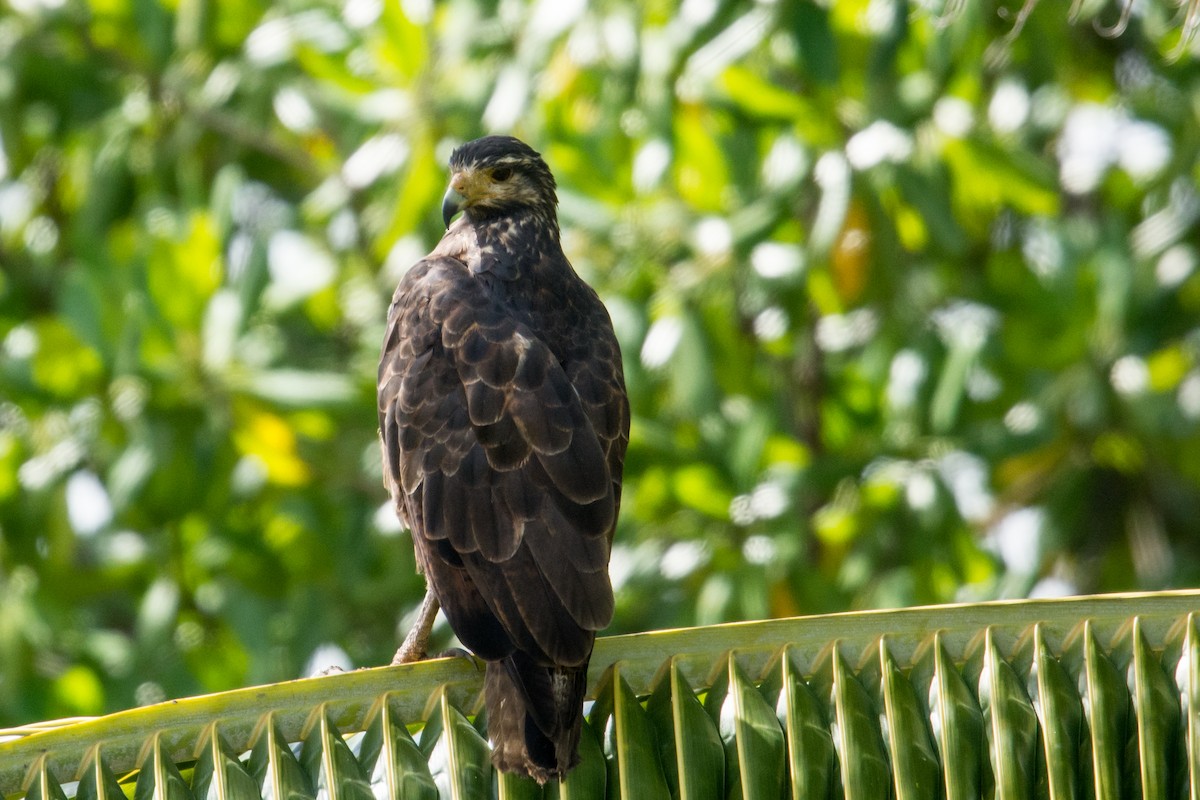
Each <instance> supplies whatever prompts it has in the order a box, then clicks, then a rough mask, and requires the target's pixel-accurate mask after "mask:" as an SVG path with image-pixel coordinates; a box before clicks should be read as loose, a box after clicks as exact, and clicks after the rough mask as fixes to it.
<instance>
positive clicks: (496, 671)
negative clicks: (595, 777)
mask: <svg viewBox="0 0 1200 800" xmlns="http://www.w3.org/2000/svg"><path fill="white" fill-rule="evenodd" d="M586 691H587V662H586V661H585V662H584V663H583V664H582V665H580V666H577V667H556V666H551V667H546V666H541V665H539V664H536V663H534V662H533V660H532V659H530V658H529V657H528V656H526V655H524V654H523V653H520V652H517V653H513V654H512V655H511V656H509V657H508V658H506V659H504V660H503V661H489V662H488V665H487V677H486V680H485V686H484V694H485V695H486V698H487V715H488V726H487V727H488V738H489V739H490V740H491V742H492V763H494V764H495V765H496V767H497V769H500V770H502V771H504V772H516V773H521V774H525V775H528V776H529V777H531V778H533V779H534V780H536V781H537V782H538V783H545V782H546V781H548V780H550V779H552V778H562V777H563V776H564V775H566V774H567V771H568V770H570V769H571V767H573V766H575V764H576V763H578V762H579V752H578V751H579V731H580V727H581V726H582V724H583V696H584V693H585V692H586Z"/></svg>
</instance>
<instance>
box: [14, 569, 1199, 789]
mask: <svg viewBox="0 0 1200 800" xmlns="http://www.w3.org/2000/svg"><path fill="white" fill-rule="evenodd" d="M1198 617H1200V592H1197V591H1189V592H1166V593H1154V594H1138V595H1111V596H1104V597H1090V598H1070V599H1059V600H1044V601H1021V602H1007V603H987V604H976V605H961V606H946V607H930V608H916V609H905V610H899V611H879V612H857V613H848V614H834V615H829V616H821V617H810V618H802V619H789V620H772V621H767V622H753V623H738V624H731V625H717V626H712V627H707V628H695V629H687V630H675V631H659V632H654V633H645V634H635V635H631V636H616V637H611V638H607V639H602V640H600V641H599V642H598V643H597V646H596V653H595V656H594V658H593V672H592V674H591V676H590V678H591V681H592V683H591V687H592V689H593V691H592V695H591V696H592V697H593V698H594V701H593V703H592V705H591V708H590V710H589V713H588V725H587V726H586V727H585V731H584V736H583V740H582V742H581V745H580V749H581V754H582V757H583V760H582V763H581V764H580V765H579V767H578V768H576V769H575V770H574V771H573V772H572V773H571V774H570V775H569V776H568V778H567V780H566V781H564V782H563V783H562V784H561V785H551V786H548V787H545V788H544V789H543V788H542V787H539V786H538V785H537V784H535V783H532V782H530V781H527V780H523V779H517V778H513V777H512V776H508V775H502V776H501V775H497V774H495V772H494V770H493V769H492V767H491V764H490V761H489V757H488V746H487V741H486V720H485V719H484V718H483V715H482V714H480V713H479V709H480V707H481V703H480V696H479V694H480V690H481V686H482V672H481V671H480V670H479V669H478V668H477V666H476V664H475V663H474V662H472V661H471V660H469V659H443V660H437V661H430V662H425V663H421V664H415V665H407V666H400V667H384V668H379V669H371V670H362V671H358V672H352V673H346V674H339V675H332V676H327V677H322V678H315V679H307V680H298V681H291V682H287V683H281V684H275V685H272V686H263V687H254V688H250V689H242V690H238V691H233V692H225V693H222V694H216V695H209V696H205V697H194V698H188V699H184V700H179V701H171V702H167V703H162V704H159V705H156V706H150V707H147V708H140V709H134V710H131V711H124V712H120V713H117V714H112V715H110V716H107V717H100V718H95V719H90V720H83V721H79V720H74V721H69V722H68V723H67V724H63V725H60V726H53V725H40V726H33V727H26V728H22V729H19V730H15V731H14V732H8V733H9V735H10V736H11V738H9V739H8V740H7V741H2V742H0V793H2V794H3V795H4V797H6V798H24V800H68V798H71V797H75V798H77V800H122V798H125V797H128V796H132V797H134V798H135V800H193V799H196V800H226V799H228V800H255V798H280V800H301V799H302V798H315V797H321V798H331V799H332V800H372V799H373V798H455V800H458V799H460V798H462V799H465V798H488V797H500V798H512V799H514V800H515V799H517V798H543V797H546V798H550V797H558V798H561V800H580V799H581V798H604V797H621V798H636V799H637V800H653V798H681V800H691V799H692V798H717V797H728V798H772V800H775V799H776V798H779V797H791V798H794V799H796V800H798V799H799V798H835V797H836V798H843V797H844V798H850V799H851V800H857V799H858V798H864V799H867V798H869V799H870V800H876V798H882V797H888V796H892V797H895V798H897V800H907V798H930V797H945V798H947V800H958V799H959V798H976V797H1001V798H1010V797H1011V798H1028V797H1046V798H1050V799H1051V800H1062V799H1066V798H1076V797H1080V796H1089V797H1100V798H1108V797H1125V796H1143V797H1170V798H1175V797H1190V798H1193V800H1196V799H1197V798H1200V778H1198V777H1197V774H1196V773H1197V770H1200V623H1198Z"/></svg>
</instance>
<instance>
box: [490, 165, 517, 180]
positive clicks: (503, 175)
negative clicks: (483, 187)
mask: <svg viewBox="0 0 1200 800" xmlns="http://www.w3.org/2000/svg"><path fill="white" fill-rule="evenodd" d="M511 177H512V167H497V168H496V169H495V170H493V171H492V180H494V181H496V182H497V183H504V182H505V181H506V180H508V179H509V178H511Z"/></svg>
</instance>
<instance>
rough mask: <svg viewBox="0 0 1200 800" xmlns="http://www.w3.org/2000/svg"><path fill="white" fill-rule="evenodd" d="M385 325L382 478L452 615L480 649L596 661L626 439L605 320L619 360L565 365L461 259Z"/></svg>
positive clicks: (402, 292)
mask: <svg viewBox="0 0 1200 800" xmlns="http://www.w3.org/2000/svg"><path fill="white" fill-rule="evenodd" d="M567 269H569V267H567ZM579 285H580V287H582V289H583V290H584V291H587V292H590V291H591V290H590V289H587V287H586V286H584V285H583V284H581V283H580V284H579ZM592 298H593V299H594V295H592ZM595 307H596V308H599V309H600V313H603V309H602V307H600V306H599V301H598V300H595ZM606 319H607V318H605V322H606ZM593 324H594V323H593V322H592V321H591V320H589V319H586V318H585V319H582V320H580V328H579V329H578V330H576V331H574V336H575V337H581V338H586V337H587V336H588V333H589V329H590V328H591V326H592V325H593ZM388 325H389V331H388V335H387V337H386V339H385V350H384V355H383V359H382V361H381V364H380V374H379V414H380V430H381V432H382V434H383V440H384V454H385V464H384V467H385V474H386V480H387V483H388V486H389V488H390V489H391V491H392V494H393V497H395V498H396V501H397V505H398V510H399V511H400V513H401V515H402V517H403V518H404V519H405V520H406V521H407V522H408V524H409V526H410V528H411V529H412V531H413V539H414V542H415V544H416V548H417V551H418V554H419V558H420V563H421V565H422V568H423V571H424V572H425V574H426V576H427V578H428V580H429V581H430V583H431V585H432V586H433V589H434V592H435V593H436V594H437V596H438V598H439V599H440V601H441V604H442V607H443V609H444V610H445V613H446V615H447V617H448V619H449V620H450V622H451V625H452V627H453V628H454V629H455V631H456V632H457V633H458V635H459V638H460V639H462V641H463V643H464V644H465V645H466V646H468V647H470V648H471V649H472V650H475V651H476V652H477V653H479V654H480V655H482V656H484V657H496V656H492V655H491V654H493V653H497V654H503V653H504V651H505V650H506V649H507V650H508V651H511V650H512V648H514V647H516V648H518V649H520V650H521V651H524V652H525V653H527V654H528V656H529V657H530V658H532V659H534V660H535V661H537V662H540V663H545V664H549V663H556V664H561V665H572V664H579V663H584V662H586V659H587V657H588V655H589V654H590V652H591V647H592V641H593V639H594V635H595V634H594V632H595V631H596V630H599V629H600V628H602V627H604V626H605V625H607V624H608V622H609V620H610V619H611V617H612V611H613V599H612V589H611V586H610V584H609V581H608V577H607V574H606V569H605V568H606V567H607V563H608V553H609V545H610V537H611V532H612V527H613V524H614V522H615V517H616V508H617V503H618V502H619V491H620V482H619V475H620V461H621V458H622V457H623V453H624V446H625V442H626V441H627V438H628V433H627V431H628V410H627V406H626V405H624V386H623V383H622V382H621V379H620V360H619V358H620V357H619V354H618V353H616V351H615V344H611V345H610V344H609V343H608V340H609V339H611V332H610V331H609V332H608V334H607V337H606V336H599V337H597V338H596V339H594V340H593V341H595V342H597V343H598V346H599V348H600V356H601V358H605V359H612V358H614V357H615V359H616V362H615V366H614V365H613V364H612V363H611V361H610V363H608V364H604V363H600V364H597V363H595V360H594V359H584V361H587V360H590V361H591V362H592V363H591V364H590V365H588V366H585V367H583V368H579V369H575V370H574V373H573V374H570V375H569V374H568V372H567V371H565V370H564V368H563V365H562V364H561V363H560V362H559V360H558V358H556V357H555V356H554V354H553V352H552V350H551V348H550V347H549V346H548V345H547V343H546V342H545V341H543V340H542V339H541V338H539V336H538V335H537V334H536V333H535V332H534V331H533V330H532V329H531V328H530V326H529V325H527V324H524V323H522V322H520V321H519V319H518V317H517V315H515V314H513V313H512V312H511V310H510V309H508V308H506V307H505V306H504V304H503V302H502V300H501V299H500V298H497V297H494V296H491V295H490V293H489V290H488V287H487V286H486V285H484V284H483V283H482V282H481V281H479V280H477V279H476V278H475V277H473V276H472V275H471V274H470V273H469V271H468V270H467V268H466V266H465V265H463V264H462V263H461V262H459V261H457V260H455V259H452V258H435V257H431V258H429V259H426V260H424V261H422V262H419V263H418V264H417V265H416V266H414V267H413V268H412V269H411V270H410V271H409V273H408V274H407V275H406V277H405V279H404V280H403V281H402V282H401V284H400V286H399V287H398V288H397V292H396V296H395V298H394V301H393V305H392V309H391V313H390V314H389V319H388ZM602 333H603V331H602ZM576 341H578V339H576ZM614 401H617V402H614ZM614 407H615V409H616V411H614V410H613V409H614ZM614 475H615V476H617V477H614Z"/></svg>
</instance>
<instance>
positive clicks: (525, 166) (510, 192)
mask: <svg viewBox="0 0 1200 800" xmlns="http://www.w3.org/2000/svg"><path fill="white" fill-rule="evenodd" d="M450 172H451V176H450V188H448V189H447V190H446V196H445V197H443V198H442V219H443V221H445V223H446V227H450V220H451V219H452V218H453V217H454V215H455V214H457V213H458V212H459V211H462V212H464V213H465V214H466V215H467V217H468V218H470V219H471V220H473V221H482V220H485V219H489V218H493V217H498V216H504V215H507V214H511V213H513V212H515V211H519V210H521V209H531V210H533V211H535V212H537V213H540V214H543V215H545V216H546V217H547V218H548V220H549V221H550V222H551V223H553V224H555V225H556V224H557V223H556V211H555V209H556V208H557V206H558V195H557V194H555V191H554V190H555V183H554V176H553V175H551V174H550V168H549V167H547V166H546V162H545V161H543V160H542V157H541V156H540V155H539V154H538V153H537V151H535V150H534V149H533V148H532V147H530V146H529V145H527V144H525V143H524V142H522V141H521V140H520V139H516V138H514V137H512V136H485V137H483V138H482V139H476V140H475V141H473V142H467V143H466V144H464V145H463V146H461V147H459V148H458V149H457V150H455V151H454V152H453V153H452V154H451V156H450Z"/></svg>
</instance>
